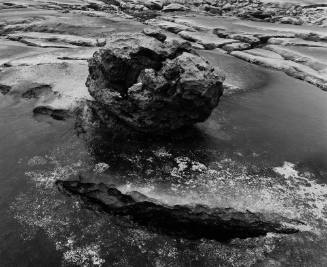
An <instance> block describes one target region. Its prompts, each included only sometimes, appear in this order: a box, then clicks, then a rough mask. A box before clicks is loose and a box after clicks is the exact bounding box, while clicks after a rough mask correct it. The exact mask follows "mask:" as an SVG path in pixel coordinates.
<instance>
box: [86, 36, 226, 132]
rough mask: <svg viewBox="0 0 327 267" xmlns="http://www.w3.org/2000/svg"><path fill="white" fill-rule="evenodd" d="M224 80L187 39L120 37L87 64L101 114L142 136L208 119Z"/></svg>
mask: <svg viewBox="0 0 327 267" xmlns="http://www.w3.org/2000/svg"><path fill="white" fill-rule="evenodd" d="M223 80H224V76H223V74H222V73H221V72H220V71H219V70H218V69H216V68H214V67H212V66H211V65H210V64H209V63H208V62H207V61H206V60H205V59H203V58H202V57H200V56H199V55H197V54H196V53H195V52H194V51H192V49H191V45H190V43H188V42H186V41H177V40H173V39H171V40H169V41H166V42H160V41H159V40H157V39H155V38H152V37H149V36H146V35H144V34H118V35H115V36H112V38H111V39H109V40H107V45H106V47H105V48H104V49H101V50H100V51H99V52H96V53H95V54H94V56H93V58H92V59H90V60H89V76H88V79H87V83H86V84H87V86H88V89H89V92H90V94H91V95H92V96H93V98H94V99H95V102H94V104H95V105H96V106H98V108H97V109H99V108H100V109H101V110H102V111H101V112H98V113H100V114H108V115H109V116H113V117H115V118H117V119H118V120H119V121H120V122H122V123H123V124H125V125H127V126H129V127H130V128H133V129H135V130H137V131H139V132H144V133H149V132H160V133H163V132H167V131H171V130H175V129H179V128H182V127H184V126H190V125H192V124H194V123H196V122H201V121H204V120H206V119H207V118H208V116H209V115H210V114H211V111H212V110H213V108H215V107H216V106H217V104H218V101H219V98H220V96H221V95H222V92H223V87H222V82H223ZM100 117H103V116H100Z"/></svg>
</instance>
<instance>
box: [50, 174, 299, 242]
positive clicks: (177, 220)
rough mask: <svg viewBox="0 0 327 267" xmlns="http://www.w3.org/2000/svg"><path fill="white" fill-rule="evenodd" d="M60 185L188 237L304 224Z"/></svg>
mask: <svg viewBox="0 0 327 267" xmlns="http://www.w3.org/2000/svg"><path fill="white" fill-rule="evenodd" d="M56 184H57V186H58V188H59V190H61V191H64V192H67V193H70V194H73V195H78V196H81V197H82V200H84V201H85V202H86V203H87V204H90V205H96V206H95V207H100V208H101V209H102V210H103V211H105V212H108V213H110V214H112V215H116V216H124V217H128V218H129V219H130V220H132V221H133V222H135V223H137V224H139V225H140V226H143V227H146V228H147V229H149V230H151V231H154V232H159V233H163V234H167V235H172V236H176V237H183V238H188V239H200V238H207V239H213V240H219V241H228V240H230V239H233V238H249V237H257V236H262V235H266V234H267V233H269V232H274V233H283V234H292V233H296V232H298V229H296V228H295V226H293V227H292V226H286V225H291V224H293V225H294V224H296V225H298V224H299V223H301V222H298V221H292V220H289V219H285V218H270V217H271V216H265V215H263V214H260V213H252V212H250V211H244V212H240V211H237V210H235V209H232V208H209V207H207V206H204V205H195V206H182V205H174V206H167V205H164V204H162V203H160V202H158V201H157V200H155V199H151V198H148V197H147V196H145V195H143V194H141V193H139V192H135V191H132V192H130V193H127V194H123V193H122V192H120V191H119V190H118V189H116V188H115V187H114V186H107V185H105V184H103V183H100V184H95V183H81V182H80V181H61V180H59V181H57V182H56ZM268 217H269V218H268ZM280 221H283V223H284V224H285V225H283V223H281V222H280Z"/></svg>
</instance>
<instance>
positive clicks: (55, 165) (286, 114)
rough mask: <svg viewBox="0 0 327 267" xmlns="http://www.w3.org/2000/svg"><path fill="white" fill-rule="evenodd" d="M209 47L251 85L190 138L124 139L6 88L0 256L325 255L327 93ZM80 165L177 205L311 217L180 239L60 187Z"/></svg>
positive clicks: (22, 262) (40, 262)
mask: <svg viewBox="0 0 327 267" xmlns="http://www.w3.org/2000/svg"><path fill="white" fill-rule="evenodd" d="M210 58H211V60H212V61H213V63H215V62H216V63H215V64H218V65H219V66H221V67H222V68H223V69H229V70H231V72H230V74H229V75H230V76H229V79H233V77H235V79H236V78H237V79H238V81H237V82H238V83H239V85H242V86H243V87H244V88H247V89H249V91H248V92H244V93H239V94H235V95H232V96H228V97H227V96H225V97H223V98H222V100H221V103H220V105H219V107H218V108H217V109H216V110H215V111H214V112H213V114H212V116H211V117H210V119H209V120H208V121H206V122H205V123H202V124H199V125H198V126H197V128H196V129H193V131H190V132H189V133H188V134H186V135H185V136H184V138H182V139H181V138H179V137H176V138H170V139H169V140H160V141H151V142H140V143H137V142H133V140H124V142H121V143H119V142H117V141H115V140H114V141H113V140H112V139H110V138H108V137H109V134H108V133H107V132H106V131H104V130H101V129H89V131H87V133H86V134H82V135H80V136H78V135H77V132H76V130H75V129H74V121H73V119H72V120H68V121H54V120H52V119H49V118H46V117H32V107H33V101H23V100H19V101H18V100H12V99H10V98H8V97H3V96H0V109H1V115H0V118H1V119H0V127H1V132H0V137H1V138H0V151H1V152H0V153H1V159H0V168H1V176H0V216H1V218H2V219H1V220H0V230H1V231H0V233H1V234H0V239H1V240H0V244H1V245H0V265H1V266H61V265H62V266H253V265H254V266H325V265H326V264H327V255H326V251H327V250H326V249H327V241H326V240H327V239H326V237H327V235H326V233H327V231H326V229H327V228H326V225H327V224H326V223H327V214H326V212H327V211H326V200H327V187H326V178H327V176H326V166H327V164H326V163H327V162H326V160H327V137H326V136H327V123H326V118H327V116H326V114H327V108H326V105H325V103H326V100H327V94H326V93H325V92H323V91H321V90H319V89H318V88H315V87H313V86H310V85H308V84H306V83H303V82H301V81H297V80H294V79H292V78H290V77H288V76H286V75H284V74H280V73H277V72H274V71H269V70H265V69H263V68H260V67H256V66H252V65H249V64H247V63H244V62H241V61H238V60H236V59H232V58H230V57H228V56H222V55H213V54H211V55H210ZM232 70H234V73H233V71H232ZM234 75H235V76H234ZM79 172H83V173H87V175H86V177H87V179H88V180H92V181H104V182H106V183H115V184H116V185H117V186H118V187H119V189H121V190H122V191H130V190H139V191H140V192H143V193H145V194H147V195H148V196H150V197H153V198H156V199H158V200H160V201H162V202H164V203H167V204H176V203H180V204H190V205H191V204H192V203H203V204H206V205H209V206H222V207H234V208H237V209H239V210H245V209H249V210H251V211H260V212H263V213H276V214H280V215H283V216H288V217H292V218H296V219H300V220H301V221H303V222H305V223H306V225H305V226H304V227H303V228H302V229H301V232H300V233H299V234H294V235H289V236H284V235H272V234H270V235H267V236H266V237H260V238H249V239H246V240H238V239H236V240H233V241H232V242H231V243H228V244H224V243H219V242H216V241H210V240H199V241H196V242H195V241H193V242H190V241H188V240H184V239H174V238H172V237H167V236H164V235H160V234H157V233H154V232H149V231H147V230H146V229H142V228H139V227H138V226H136V225H132V224H131V223H130V222H129V221H128V220H127V219H123V218H117V217H112V216H109V215H106V214H103V213H101V212H96V211H93V210H90V209H88V208H87V207H86V206H85V205H84V204H82V203H81V202H80V201H78V199H76V198H74V197H69V196H66V195H63V194H61V193H59V192H58V191H57V189H56V188H55V187H54V185H53V182H54V181H55V180H57V179H68V178H72V177H74V176H76V175H77V173H79Z"/></svg>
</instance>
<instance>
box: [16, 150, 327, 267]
mask: <svg viewBox="0 0 327 267" xmlns="http://www.w3.org/2000/svg"><path fill="white" fill-rule="evenodd" d="M58 153H59V154H60V155H61V154H62V153H63V151H59V152H58ZM153 153H154V154H157V155H158V157H159V158H162V159H163V160H171V162H174V164H175V165H174V167H172V168H171V173H170V178H169V179H168V180H166V182H165V183H156V181H155V180H154V179H150V180H148V182H147V179H143V180H142V179H141V180H138V182H136V181H135V182H133V181H130V182H129V183H126V184H122V185H120V186H119V187H118V189H120V190H122V191H123V192H128V191H133V190H137V191H139V192H141V193H143V194H145V195H147V196H148V197H151V198H155V199H157V200H159V201H161V202H163V203H166V204H168V205H175V204H186V205H194V204H206V205H208V206H211V207H217V206H219V207H233V208H236V209H239V210H245V209H248V210H250V211H259V212H263V213H269V214H271V213H276V214H279V215H283V216H286V217H292V218H297V219H300V220H301V221H304V222H305V223H306V224H307V225H306V226H302V228H301V229H300V230H301V231H302V232H303V234H304V236H302V234H301V235H294V238H293V239H292V237H288V236H283V235H275V234H268V235H267V236H265V237H259V238H250V239H245V240H239V239H235V240H233V241H232V242H231V243H230V244H221V243H219V242H215V241H209V240H199V241H198V242H197V243H196V249H195V250H194V251H193V250H192V252H189V253H190V255H188V256H185V255H184V254H183V253H184V252H183V253H182V252H181V251H180V250H179V249H180V243H179V242H187V241H183V240H182V241H177V240H175V239H171V238H168V237H164V236H161V235H158V234H155V233H151V232H148V231H145V230H143V229H139V228H134V227H132V228H129V227H127V228H126V226H125V225H124V224H123V225H119V224H118V225H117V224H116V223H115V222H114V220H115V219H114V218H112V217H110V216H109V217H108V216H106V215H104V214H100V215H99V214H97V213H94V212H92V211H89V210H87V209H83V208H81V202H80V201H78V200H77V199H75V198H67V197H66V196H64V195H61V194H60V193H58V192H57V189H56V187H54V182H55V181H56V180H58V179H64V180H65V179H70V178H72V177H75V176H76V174H77V173H78V172H79V171H81V169H85V168H89V169H91V170H93V171H94V172H95V173H98V174H101V173H103V172H106V171H107V170H108V169H109V170H110V164H107V163H104V162H99V163H95V164H93V165H92V164H90V163H86V162H82V161H81V160H78V159H76V161H73V162H72V158H71V157H67V158H66V159H65V160H62V158H61V160H58V159H56V157H55V156H52V157H51V160H50V157H43V158H42V157H34V158H32V159H31V160H29V161H28V162H29V164H28V166H29V168H31V170H29V171H27V172H26V176H27V178H28V179H29V181H30V182H31V184H32V188H31V190H29V191H27V192H24V193H22V194H20V195H19V196H18V197H17V198H16V200H15V201H14V202H13V203H12V205H11V211H12V212H13V215H14V218H15V219H16V220H17V221H19V222H20V223H21V224H22V225H25V227H24V233H23V236H24V237H25V239H31V238H32V237H33V236H35V235H37V229H42V230H43V231H44V232H45V233H46V234H47V236H48V237H49V239H50V240H52V241H53V242H54V244H55V247H56V249H57V250H58V251H60V252H62V261H63V264H64V265H65V264H66V265H67V264H68V265H69V264H75V265H78V266H104V265H105V264H107V262H108V260H109V259H110V258H112V257H115V255H117V253H122V257H121V259H119V260H117V262H119V263H117V262H116V263H117V264H118V265H119V264H120V265H119V266H126V265H128V263H130V261H131V259H130V257H134V256H135V257H141V258H142V257H143V258H144V257H145V258H146V259H149V258H151V261H153V262H152V263H151V264H152V265H160V266H161V265H162V266H167V264H168V263H172V262H174V263H178V262H179V261H178V259H180V257H182V258H185V257H186V258H187V257H195V258H197V257H201V258H202V259H204V260H205V262H212V263H214V264H218V263H219V264H221V263H224V264H227V265H232V266H251V265H253V264H256V263H257V262H258V261H259V262H260V261H264V262H265V263H266V261H267V264H272V263H275V264H278V260H276V259H273V257H272V258H271V257H270V256H268V255H270V254H271V255H273V253H274V251H276V250H277V251H278V249H280V244H283V243H285V242H286V243H287V242H289V244H290V245H288V246H291V247H292V246H294V247H295V248H297V247H298V244H299V243H298V242H304V241H303V240H306V241H305V242H318V241H315V240H320V239H321V238H324V233H325V232H326V225H327V219H326V218H327V216H326V199H327V188H326V185H323V184H318V183H317V182H316V181H315V180H314V177H313V175H312V174H310V173H301V172H300V171H298V170H297V169H296V165H295V164H293V163H289V162H285V163H284V164H283V165H282V166H277V167H274V168H271V170H267V171H266V172H264V173H262V172H253V171H251V170H250V168H249V166H246V165H244V164H242V163H240V162H237V161H235V160H232V159H228V158H226V159H223V160H220V161H213V162H209V163H205V164H204V163H201V162H198V161H196V160H191V159H190V158H189V157H188V156H181V155H180V156H177V157H174V156H173V153H170V151H167V150H166V149H158V150H155V151H154V152H153ZM49 161H51V164H52V165H51V164H50V165H49ZM45 167H47V168H45ZM38 168H39V169H38ZM145 172H146V170H145ZM320 236H321V237H320ZM319 242H320V241H319ZM154 244H155V245H154ZM185 244H187V243H185ZM313 244H315V243H313ZM308 246H310V244H309V245H308ZM122 247H123V248H130V250H131V251H134V252H133V253H132V252H131V251H129V250H128V249H127V250H124V251H121V248H122ZM313 249H315V248H314V247H313ZM118 251H119V252H118ZM136 251H137V252H136ZM150 255H151V256H150ZM153 255H155V256H153ZM145 258H144V259H145ZM109 261H110V260H109ZM132 261H133V260H132ZM152 265H151V266H152ZM171 266H175V265H171ZM176 266H177V265H176Z"/></svg>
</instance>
